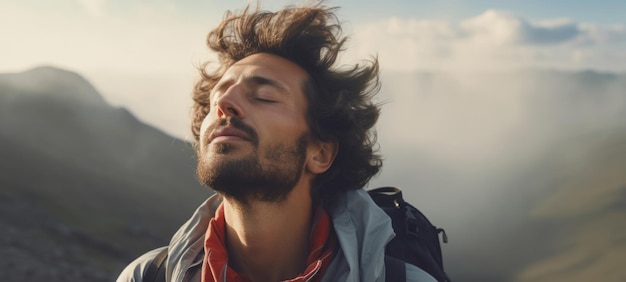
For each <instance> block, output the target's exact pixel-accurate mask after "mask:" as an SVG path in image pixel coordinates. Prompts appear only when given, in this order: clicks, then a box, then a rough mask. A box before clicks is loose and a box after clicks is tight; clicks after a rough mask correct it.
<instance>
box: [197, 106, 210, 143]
mask: <svg viewBox="0 0 626 282" xmlns="http://www.w3.org/2000/svg"><path fill="white" fill-rule="evenodd" d="M211 123H212V119H211V118H210V113H209V114H207V116H206V117H204V119H203V120H202V124H200V144H203V143H204V136H206V130H207V128H208V127H209V126H210V125H211Z"/></svg>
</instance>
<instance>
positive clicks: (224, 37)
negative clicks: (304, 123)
mask: <svg viewBox="0 0 626 282" xmlns="http://www.w3.org/2000/svg"><path fill="white" fill-rule="evenodd" d="M334 10H335V8H327V7H325V6H323V5H321V4H316V5H313V6H310V7H294V6H290V7H287V8H284V9H282V10H279V11H277V12H268V11H260V10H259V9H258V8H255V9H251V8H250V7H249V6H246V7H245V8H244V9H243V11H241V12H238V13H237V12H235V13H233V12H230V11H229V12H227V13H226V15H225V17H224V19H223V20H222V22H221V23H220V24H219V26H218V27H217V28H215V29H214V30H212V31H211V32H209V34H208V36H207V45H208V47H209V48H210V49H211V50H213V51H215V52H216V53H217V54H218V60H219V64H218V67H217V68H215V69H214V70H212V71H208V70H207V65H208V63H209V62H205V63H204V64H203V65H202V67H201V68H200V74H201V80H200V81H198V82H197V84H196V85H195V89H194V93H193V100H194V105H193V109H192V133H193V136H194V139H195V141H196V143H197V142H198V140H199V134H200V125H201V124H202V120H203V119H204V118H205V116H206V115H207V113H208V112H209V110H210V102H209V99H210V98H209V95H210V93H211V90H212V89H213V87H214V86H215V84H216V83H217V82H218V81H219V79H220V78H221V77H222V75H223V74H224V72H225V71H226V70H227V69H228V68H229V67H230V66H232V65H233V64H234V63H235V62H237V61H239V60H241V59H243V58H245V57H247V56H250V55H252V54H256V53H270V54H274V55H277V56H280V57H283V58H285V59H288V60H290V61H292V62H294V63H295V64H297V65H299V66H300V67H302V68H303V69H304V70H306V71H307V72H308V74H309V79H308V81H307V82H306V83H305V85H303V91H304V93H305V95H306V96H307V100H308V110H307V118H308V123H309V127H310V131H311V136H312V137H313V138H317V140H321V141H334V142H337V144H338V145H339V150H338V153H337V156H336V158H335V160H334V163H333V165H332V166H331V167H330V169H329V170H328V171H326V172H324V173H323V174H320V175H318V176H317V177H316V178H315V180H314V181H313V191H315V194H317V195H319V196H320V197H321V198H322V199H333V198H334V196H335V195H336V194H337V193H341V192H342V191H346V190H350V189H359V188H361V187H363V186H364V185H365V184H367V182H368V181H369V180H370V178H371V177H372V176H374V175H376V174H377V173H378V171H379V170H380V168H381V166H382V159H381V157H380V156H379V155H378V154H376V152H375V151H376V150H375V149H376V148H375V146H376V133H375V131H374V129H373V127H374V125H375V124H376V121H377V120H378V116H379V112H380V110H379V106H378V105H377V104H375V103H373V101H372V98H373V96H374V95H375V94H376V93H377V92H378V91H379V89H380V84H379V78H378V75H379V66H378V60H377V58H372V59H371V60H370V61H366V62H365V64H364V65H358V64H357V65H354V66H351V67H349V68H333V65H334V64H335V61H336V59H337V57H338V54H339V53H340V51H342V50H343V49H342V48H343V46H344V43H345V42H346V39H347V38H346V37H343V36H342V35H341V25H340V23H339V20H338V19H337V17H336V16H335V14H334V12H333V11H334Z"/></svg>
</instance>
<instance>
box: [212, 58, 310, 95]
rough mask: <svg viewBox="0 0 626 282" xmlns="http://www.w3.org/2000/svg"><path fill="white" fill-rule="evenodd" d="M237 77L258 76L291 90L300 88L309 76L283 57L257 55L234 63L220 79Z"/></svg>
mask: <svg viewBox="0 0 626 282" xmlns="http://www.w3.org/2000/svg"><path fill="white" fill-rule="evenodd" d="M239 76H260V77H263V78H267V79H271V80H275V81H277V82H278V83H281V84H284V85H283V86H289V87H288V88H291V87H294V86H297V87H301V86H302V85H303V83H304V81H305V80H306V79H307V78H308V76H309V75H308V73H307V72H306V70H304V69H303V68H301V67H300V66H298V65H297V64H295V63H293V62H291V61H289V60H287V59H285V58H283V57H280V56H276V55H272V54H268V53H257V54H253V55H250V56H248V57H245V58H243V59H241V60H239V61H237V62H236V63H234V64H233V65H232V66H230V67H229V68H228V70H227V71H226V73H224V76H223V77H222V78H228V79H234V78H237V77H239Z"/></svg>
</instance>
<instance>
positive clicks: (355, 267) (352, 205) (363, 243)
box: [117, 189, 436, 282]
mask: <svg viewBox="0 0 626 282" xmlns="http://www.w3.org/2000/svg"><path fill="white" fill-rule="evenodd" d="M220 203H221V198H220V197H217V196H213V197H211V198H209V199H208V200H207V201H205V202H204V203H203V204H202V205H201V206H200V207H199V208H198V209H197V210H196V212H195V213H194V214H193V216H192V217H191V218H190V219H189V220H188V221H187V222H186V223H185V224H184V225H183V226H182V227H181V228H180V229H179V230H178V231H177V232H176V233H175V234H174V236H173V237H172V240H171V241H170V245H169V251H168V257H167V260H166V261H165V268H166V280H167V281H176V282H182V281H194V282H195V281H198V282H199V281H200V276H201V272H202V271H201V268H202V259H203V257H204V235H205V233H206V230H207V227H208V224H209V221H210V219H211V218H213V214H214V211H215V210H216V209H217V207H218V206H219V204H220ZM328 214H329V215H330V217H331V218H332V222H333V226H334V228H335V232H336V233H337V238H338V240H339V245H340V246H341V247H340V248H339V250H338V252H337V254H336V255H335V257H334V259H333V261H332V262H331V264H330V265H329V267H328V269H327V270H326V272H325V273H324V276H323V277H322V281H329V282H330V281H333V282H335V281H384V280H385V260H384V258H385V245H386V244H387V242H389V241H390V240H391V239H392V238H393V236H394V233H393V229H392V227H391V220H390V219H389V217H388V216H387V214H385V212H384V211H382V210H381V209H380V208H379V207H378V206H377V205H376V204H375V203H374V202H373V201H372V199H371V198H370V197H369V195H368V194H367V192H366V191H364V190H363V189H358V190H354V191H349V192H347V193H346V194H345V195H344V196H342V197H340V198H339V199H338V201H337V203H336V204H335V206H334V207H333V208H332V209H330V210H328ZM163 248H165V247H163ZM163 248H159V249H155V250H152V251H150V252H148V253H146V254H144V255H142V256H141V257H139V258H137V259H136V260H135V261H133V262H132V263H130V264H129V265H128V266H127V267H126V268H125V269H124V270H123V271H122V273H121V274H120V276H119V277H118V278H117V281H118V282H125V281H137V282H138V281H142V276H143V272H144V269H145V268H146V267H147V265H148V264H149V262H150V261H151V260H152V259H154V257H155V256H156V255H157V254H158V253H159V252H160V251H161V250H162V249H163ZM406 272H407V273H406V274H407V275H406V276H407V281H416V282H417V281H419V282H431V281H433V282H436V280H435V279H434V278H433V277H432V276H430V275H429V274H428V273H426V272H425V271H423V270H421V269H419V268H417V267H415V266H413V265H411V264H406Z"/></svg>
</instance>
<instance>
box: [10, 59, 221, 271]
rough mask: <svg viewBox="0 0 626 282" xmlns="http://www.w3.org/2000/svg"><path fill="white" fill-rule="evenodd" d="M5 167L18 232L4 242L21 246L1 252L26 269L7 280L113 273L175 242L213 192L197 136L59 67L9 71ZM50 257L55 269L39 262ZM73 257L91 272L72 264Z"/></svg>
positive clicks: (13, 225)
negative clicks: (198, 175) (206, 183)
mask: <svg viewBox="0 0 626 282" xmlns="http://www.w3.org/2000/svg"><path fill="white" fill-rule="evenodd" d="M163 110H167V109H163ZM0 171H1V174H0V201H2V202H3V205H2V206H3V212H2V215H1V216H0V219H1V220H0V223H2V224H3V225H5V227H7V229H9V230H14V231H15V232H13V233H11V234H17V235H16V236H17V237H14V238H13V237H10V234H8V233H7V234H5V235H6V236H8V237H6V238H4V240H2V241H0V243H2V244H7V245H12V247H11V248H8V249H9V250H11V252H14V253H12V254H11V255H10V256H9V255H8V254H0V261H2V262H0V265H2V266H11V265H19V266H20V267H19V268H18V269H21V270H20V271H17V270H16V272H15V273H14V274H16V275H17V274H18V273H21V274H19V275H18V276H10V277H8V278H7V277H5V278H6V279H1V280H3V281H4V280H13V279H11V277H13V278H20V277H21V278H24V275H26V276H28V275H29V274H32V275H34V276H32V278H37V277H40V276H38V275H41V277H42V278H43V277H52V280H50V279H48V278H46V280H47V281H68V280H76V279H77V278H79V277H82V278H85V279H88V280H90V281H110V280H111V279H112V278H113V277H114V276H115V275H117V273H118V272H119V271H120V268H121V267H123V265H124V264H126V263H127V262H129V261H130V260H131V259H133V258H134V257H136V256H137V255H138V254H139V253H141V252H144V251H146V250H148V249H150V248H153V247H155V246H160V245H163V244H166V243H167V242H168V241H169V237H170V236H171V234H173V232H174V231H175V230H176V228H177V227H178V226H179V225H180V224H182V223H183V222H184V221H185V220H186V218H187V217H188V216H189V215H190V214H191V213H192V212H193V210H194V209H195V208H196V207H197V206H198V205H199V204H200V203H201V202H202V201H203V200H204V199H206V197H207V196H208V195H209V190H208V189H207V188H205V187H202V186H200V185H199V184H198V183H197V181H196V180H195V176H194V172H195V156H194V150H193V148H192V146H191V145H190V144H188V143H185V142H183V141H181V140H178V139H176V138H173V137H171V136H168V135H166V134H164V133H163V132H161V131H159V130H157V129H155V128H153V127H150V126H147V125H145V124H143V123H141V122H140V121H138V120H137V119H136V118H135V117H134V116H133V115H132V114H130V113H129V112H128V111H126V110H125V109H119V108H114V107H111V106H110V105H108V104H106V102H105V101H104V99H102V97H101V96H100V95H99V94H98V93H97V91H96V90H95V89H94V88H93V86H91V85H90V84H89V83H88V82H87V81H86V80H85V79H83V78H82V77H80V76H79V75H77V74H75V73H72V72H67V71H64V70H60V69H55V68H52V67H43V68H37V69H33V70H30V71H27V72H23V73H20V74H3V75H0ZM40 219H41V220H42V221H44V222H48V223H49V224H47V225H46V224H41V225H40V224H39V221H40ZM59 230H61V231H59ZM59 232H61V233H60V235H59ZM20 234H21V235H20ZM27 234H30V235H31V236H26V235H27ZM55 234H56V235H55ZM20 237H23V238H20ZM15 241H26V242H21V243H20V244H16V243H15ZM10 242H13V243H10ZM24 244H25V245H24ZM22 245H23V246H37V249H39V250H49V251H43V252H42V251H39V252H37V253H39V254H37V253H34V252H33V251H32V250H31V251H29V249H28V248H21V247H19V246H22ZM44 247H45V248H44ZM3 249H4V250H3V251H2V252H9V250H7V248H3ZM69 250H74V251H73V252H70V251H69ZM55 253H56V254H58V253H63V254H65V255H63V256H61V257H55ZM17 254H20V255H17ZM29 254H32V255H29ZM18 258H22V259H21V260H20V262H19V263H18V262H17V261H15V260H17V259H18ZM46 259H47V260H48V261H46ZM42 260H43V261H45V262H46V263H47V267H43V268H42V267H38V266H37V265H38V263H36V262H42ZM71 261H74V262H75V263H77V265H74V266H75V267H73V268H76V269H85V271H84V272H85V273H80V272H81V271H80V270H72V271H62V270H63V269H73V268H72V267H68V265H72V263H69V262H71ZM24 262H27V263H24ZM28 262H32V263H30V264H29V263H28ZM64 265H65V266H64ZM78 266H80V267H78ZM3 269H4V267H3ZM88 270H91V271H88ZM50 271H52V272H54V273H56V274H54V273H50ZM72 273H73V274H72ZM65 274H67V275H69V276H64V275H65ZM3 275H5V274H3ZM6 275H12V274H10V273H7V274H6ZM90 275H91V276H90ZM0 276H2V275H0ZM0 278H3V277H0ZM21 278H20V279H21Z"/></svg>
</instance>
